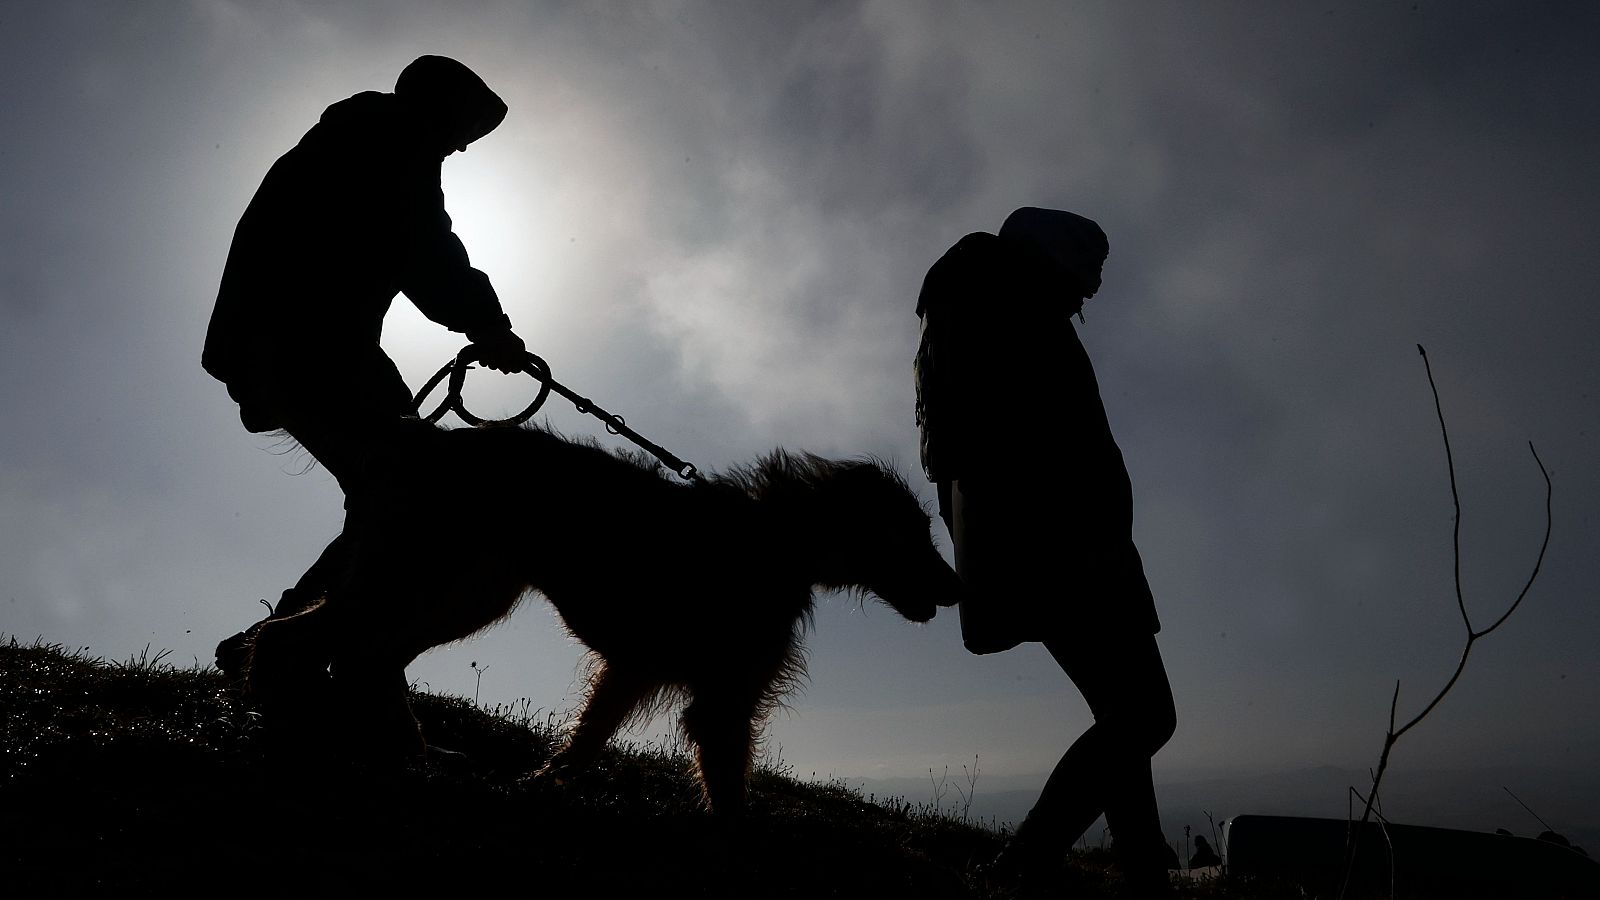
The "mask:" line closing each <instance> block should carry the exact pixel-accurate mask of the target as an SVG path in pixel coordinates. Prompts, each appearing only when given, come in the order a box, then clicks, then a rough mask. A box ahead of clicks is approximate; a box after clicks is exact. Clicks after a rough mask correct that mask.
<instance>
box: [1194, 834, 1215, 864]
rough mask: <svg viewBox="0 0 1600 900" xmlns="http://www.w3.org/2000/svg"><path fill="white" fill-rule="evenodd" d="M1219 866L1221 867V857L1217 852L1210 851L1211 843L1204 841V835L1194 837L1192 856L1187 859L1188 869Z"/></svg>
mask: <svg viewBox="0 0 1600 900" xmlns="http://www.w3.org/2000/svg"><path fill="white" fill-rule="evenodd" d="M1220 865H1222V857H1220V856H1218V855H1217V851H1215V850H1213V849H1211V842H1210V841H1208V840H1206V838H1205V835H1195V839H1194V854H1193V855H1192V856H1190V857H1189V868H1191V869H1204V868H1206V867H1207V866H1220Z"/></svg>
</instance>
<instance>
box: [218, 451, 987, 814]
mask: <svg viewBox="0 0 1600 900" xmlns="http://www.w3.org/2000/svg"><path fill="white" fill-rule="evenodd" d="M406 446H407V449H406V450H405V451H403V452H401V451H396V452H394V453H392V454H389V456H388V457H387V458H386V460H385V461H384V463H383V464H381V465H378V466H376V467H375V474H374V482H373V484H374V487H373V488H372V489H371V490H369V491H368V492H367V494H366V495H365V496H358V497H352V498H351V510H350V519H349V522H348V523H347V529H348V531H349V533H350V534H351V535H352V536H353V537H354V538H355V540H356V547H357V550H356V554H355V557H356V558H355V560H354V562H353V563H352V570H351V572H350V573H349V577H348V579H347V580H346V581H345V582H344V583H343V584H342V585H341V586H340V587H338V588H337V589H335V590H334V591H332V592H331V593H330V595H329V596H328V598H327V599H326V601H325V602H323V603H322V604H321V605H319V606H317V607H315V608H313V609H311V610H308V611H306V612H304V613H301V614H299V615H295V616H290V617H287V618H284V619H278V620H273V621H269V622H267V623H265V624H264V625H263V626H262V628H261V630H260V633H259V635H258V636H257V638H256V642H255V648H254V652H253V658H252V664H251V673H250V685H251V687H252V689H253V690H255V691H256V692H258V693H259V694H261V695H264V696H269V697H270V696H273V695H274V694H276V695H277V696H279V697H280V698H284V695H285V694H288V695H289V696H288V697H286V698H284V699H285V700H286V701H287V702H288V703H289V704H290V705H292V704H293V703H294V702H296V697H295V694H296V692H297V691H303V690H305V689H307V684H308V680H309V681H310V682H312V683H314V680H315V678H318V677H320V678H323V679H325V678H326V676H323V675H321V669H322V667H323V665H324V664H325V663H326V662H328V661H331V663H332V672H333V683H334V685H335V687H336V689H337V690H339V691H344V692H349V693H350V694H352V695H353V696H352V697H351V698H350V702H349V703H346V704H342V707H343V709H345V710H347V711H350V712H351V713H357V712H361V711H365V712H366V713H367V714H369V715H375V716H377V721H373V722H367V723H365V728H366V730H367V731H368V732H371V731H372V730H374V729H376V730H378V731H380V732H383V733H385V734H386V735H388V736H390V739H391V740H392V739H393V736H394V735H404V736H405V740H406V741H407V743H408V744H409V745H410V748H411V749H412V750H419V749H421V738H420V736H419V733H418V730H417V726H416V723H415V720H414V719H413V718H412V717H411V715H410V712H409V709H408V707H407V706H406V682H405V674H404V672H405V667H406V665H407V664H408V663H410V662H411V660H412V659H414V658H415V657H416V656H417V655H418V654H419V653H421V652H422V651H424V650H427V649H428V648H430V647H434V646H437V645H440V644H444V643H448V642H450V641H454V640H458V639H461V638H464V637H466V636H468V635H470V634H473V633H475V632H477V631H479V630H481V629H483V628H485V627H487V626H488V625H490V624H492V623H493V622H495V621H496V620H498V619H500V618H501V617H503V616H505V615H507V614H508V613H510V611H511V610H512V608H513V607H514V606H515V605H516V603H517V601H518V598H520V597H521V596H522V595H523V594H524V593H525V592H526V591H528V590H530V589H531V590H534V591H537V592H539V593H540V594H543V595H544V596H545V597H546V598H547V599H549V600H550V602H551V603H552V604H553V605H554V606H555V608H556V610H557V612H558V613H559V614H560V616H561V619H562V621H563V622H564V623H565V625H566V627H567V629H568V630H569V631H570V632H571V633H572V635H573V636H574V637H576V638H578V639H579V640H581V641H582V642H583V643H584V644H585V645H587V646H588V647H589V649H590V651H591V652H592V655H593V663H594V664H593V667H592V676H591V679H590V682H589V687H588V696H587V699H586V701H585V703H584V705H583V708H582V711H581V712H580V714H579V716H578V718H577V721H576V724H575V726H574V727H573V728H572V730H571V731H570V733H569V734H568V736H567V740H566V743H565V745H564V746H563V747H562V748H561V749H560V750H559V751H558V752H557V753H556V754H555V755H554V757H553V758H552V759H551V760H550V761H549V763H548V764H547V765H546V766H545V768H544V769H543V770H541V772H542V773H545V774H554V773H559V772H561V771H563V770H567V769H571V768H576V767H579V766H582V765H583V764H585V763H587V762H589V761H591V760H592V759H593V758H594V757H595V755H596V754H597V753H598V752H599V750H600V749H601V748H602V747H603V746H604V744H605V742H606V741H607V740H608V739H609V738H610V737H611V736H612V734H614V733H615V732H616V731H617V730H618V729H619V728H620V727H621V726H622V725H624V724H625V723H626V722H627V721H628V720H629V719H630V718H631V717H633V716H634V715H637V714H639V713H640V712H641V711H643V710H649V709H652V708H654V707H655V706H656V705H657V704H659V703H661V702H668V701H674V700H679V699H682V700H686V701H687V704H686V707H685V708H684V710H683V714H682V719H681V724H682V728H683V731H684V734H685V736H686V737H687V738H688V740H689V742H690V743H691V745H692V746H693V747H694V749H695V757H696V761H697V764H698V769H699V776H700V780H701V785H702V788H703V791H704V796H705V800H706V803H707V804H708V806H709V807H710V808H711V809H712V810H713V811H715V812H719V813H731V812H736V811H737V810H738V809H739V808H740V807H741V806H742V804H743V802H744V795H745V781H746V778H747V775H748V770H749V766H750V759H751V753H752V744H753V742H754V740H755V737H756V733H757V730H758V728H759V726H760V723H761V721H762V718H763V716H764V715H765V714H766V713H767V712H768V711H769V710H770V709H771V708H772V707H773V705H774V704H775V703H776V702H777V701H778V699H779V697H780V696H781V695H782V694H783V693H784V692H785V691H786V690H787V689H788V688H789V687H791V686H792V684H793V681H794V679H795V678H796V677H798V676H799V675H800V674H801V673H802V671H803V669H804V660H803V657H802V650H801V638H802V636H803V632H804V629H805V625H806V622H807V621H808V619H809V615H810V613H811V609H812V604H813V596H812V595H813V590H814V589H815V588H817V587H822V588H842V589H851V590H858V591H864V592H870V593H871V594H873V595H876V596H877V597H878V598H880V599H882V600H883V601H885V602H886V603H888V604H889V605H890V606H892V607H893V608H894V609H895V610H896V611H897V612H899V613H900V614H901V615H902V616H904V617H905V618H907V619H910V620H912V621H916V622H922V621H927V620H928V619H930V618H932V617H933V614H934V612H935V608H936V606H948V605H951V604H954V603H955V602H956V601H957V599H958V598H959V592H960V589H961V588H960V580H959V578H958V577H957V576H956V574H955V572H954V571H952V570H951V569H950V567H949V566H948V565H947V564H946V563H945V562H944V560H943V559H942V558H941V557H940V556H939V553H938V551H937V549H936V548H935V546H934V544H933V541H932V538H931V536H930V529H929V525H930V520H929V516H928V514H927V513H926V512H925V511H924V510H923V508H922V506H921V504H920V503H919V502H918V500H917V498H916V495H915V494H913V493H912V491H911V490H910V488H909V487H908V486H907V485H906V483H905V482H904V481H903V480H902V479H901V478H900V477H899V476H898V475H896V474H895V473H894V472H893V471H892V470H890V469H889V468H888V467H887V466H885V465H883V464H881V463H879V462H877V461H872V460H852V461H837V460H828V459H822V458H820V457H816V456H812V455H809V454H792V453H788V452H785V451H782V450H779V451H776V452H773V453H771V454H769V455H767V456H765V457H763V458H761V459H760V460H758V461H757V462H756V463H754V464H753V465H750V466H747V467H741V468H737V469H734V470H732V471H730V472H727V473H725V474H722V475H719V476H715V477H713V478H710V479H708V480H707V481H705V482H703V483H699V484H694V485H684V484H679V483H676V482H674V481H671V480H669V479H668V478H667V477H666V476H665V475H664V474H662V473H661V472H660V470H658V469H657V467H656V466H655V465H654V464H653V462H650V461H646V460H643V459H639V458H635V457H632V456H622V455H619V454H615V453H611V452H609V451H606V450H604V449H602V448H600V447H599V446H598V445H595V444H593V443H586V442H577V441H571V440H567V439H565V438H563V437H561V436H560V435H557V434H554V433H552V432H550V431H548V430H544V429H537V428H512V427H485V428H477V429H457V430H451V431H444V430H438V429H430V430H427V431H425V432H419V434H418V435H417V436H416V438H415V440H414V441H413V440H408V441H407V445H406ZM419 484H420V485H421V486H420V487H419Z"/></svg>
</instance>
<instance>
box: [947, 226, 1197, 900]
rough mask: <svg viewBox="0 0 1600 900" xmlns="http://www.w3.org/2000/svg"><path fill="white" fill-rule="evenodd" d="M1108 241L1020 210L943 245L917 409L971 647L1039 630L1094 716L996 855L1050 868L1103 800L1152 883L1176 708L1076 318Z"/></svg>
mask: <svg viewBox="0 0 1600 900" xmlns="http://www.w3.org/2000/svg"><path fill="white" fill-rule="evenodd" d="M1107 253H1108V244H1107V241H1106V237H1105V234H1104V232H1102V231H1101V230H1100V227H1099V226H1098V225H1096V224H1095V223H1094V222H1093V221H1091V220H1089V219H1086V218H1083V217H1081V216H1077V215H1074V214H1072V213H1069V212H1063V211H1058V210H1044V209H1036V208H1031V207H1028V208H1023V209H1019V210H1017V211H1015V212H1014V213H1012V214H1011V215H1010V216H1009V217H1008V218H1007V219H1006V221H1005V224H1004V225H1003V226H1002V227H1001V229H1000V233H999V235H998V236H997V235H993V234H987V233H983V232H979V233H975V234H969V235H967V236H966V237H964V238H962V239H961V240H960V241H958V242H957V243H956V244H955V246H953V247H951V248H950V250H948V251H947V252H946V253H945V254H944V256H943V257H941V258H940V259H939V261H938V262H936V263H935V264H934V265H933V267H932V268H931V269H930V270H929V271H928V275H927V278H926V280H925V281H924V282H923V286H922V293H921V295H920V297H919V298H918V301H917V314H918V315H919V316H920V317H921V318H922V339H921V343H920V346H919V347H918V349H917V359H916V380H917V424H918V427H919V428H920V429H921V438H922V463H923V468H924V470H925V471H926V473H927V476H928V478H929V479H930V480H931V481H933V482H934V483H935V484H936V485H937V486H938V493H939V514H940V516H941V517H943V519H944V521H945V525H946V527H947V528H948V529H949V531H950V535H951V538H952V541H953V542H954V545H955V558H956V570H957V571H958V572H959V573H960V574H961V576H962V578H963V579H964V580H965V581H966V584H967V587H968V589H969V591H970V593H969V594H968V597H967V599H964V600H963V601H962V602H961V633H962V639H963V641H964V643H965V644H966V647H967V649H968V650H970V651H971V652H973V653H995V652H1000V651H1004V650H1008V649H1010V648H1012V647H1015V646H1016V645H1018V644H1019V643H1022V642H1024V641H1040V642H1042V643H1043V644H1044V646H1045V649H1046V650H1048V651H1049V652H1050V655H1051V656H1053V657H1054V658H1055V660H1056V662H1057V663H1059V664H1060V665H1061V667H1062V669H1063V670H1065V671H1066V674H1067V675H1068V677H1070V678H1071V679H1072V681H1073V683H1074V684H1075V685H1076V686H1077V687H1078V689H1079V690H1080V691H1081V692H1082V693H1083V697H1084V699H1085V700H1086V701H1088V704H1089V707H1090V709H1091V710H1092V711H1093V713H1094V718H1095V721H1094V725H1092V726H1091V727H1090V728H1089V730H1088V731H1086V732H1084V734H1083V735H1082V736H1081V737H1079V738H1078V740H1077V741H1076V742H1075V743H1074V744H1073V745H1072V747H1071V748H1070V749H1068V750H1067V752H1066V754H1065V755H1064V756H1063V757H1062V758H1061V761H1060V762H1059V763H1057V765H1056V767H1055V770H1054V771H1053V772H1052V773H1051V775H1050V778H1049V780H1048V782H1047V783H1046V784H1045V787H1044V790H1043V792H1042V793H1041V794H1040V797H1039V800H1038V802H1037V803H1036V804H1035V805H1034V807H1033V809H1032V811H1030V812H1029V814H1028V816H1027V818H1026V819H1025V820H1024V821H1023V822H1022V824H1021V825H1020V826H1019V827H1018V829H1017V833H1016V835H1015V836H1014V837H1013V839H1012V841H1011V842H1010V844H1008V845H1007V848H1006V850H1005V852H1003V853H1002V854H1001V856H1000V858H999V859H997V860H996V862H995V864H994V870H995V871H996V872H998V873H1000V874H1001V875H1002V877H1020V878H1022V879H1023V880H1024V881H1027V880H1028V879H1029V878H1030V877H1031V878H1034V879H1038V878H1042V877H1045V876H1044V873H1045V872H1047V871H1048V869H1049V868H1051V867H1053V866H1054V865H1056V864H1058V863H1059V862H1060V859H1061V857H1062V856H1063V855H1064V854H1065V853H1066V851H1067V850H1068V849H1069V848H1070V847H1071V845H1072V843H1073V842H1074V841H1075V840H1077V839H1078V837H1079V836H1080V835H1082V834H1083V832H1084V831H1085V830H1087V829H1088V827H1089V826H1090V825H1091V824H1093V823H1094V821H1095V819H1097V818H1098V817H1099V816H1100V815H1101V813H1104V814H1105V816H1106V821H1107V824H1108V825H1109V826H1110V829H1111V833H1112V835H1113V837H1114V838H1115V851H1116V853H1117V856H1118V858H1119V861H1120V864H1121V866H1122V868H1123V870H1124V872H1125V873H1126V875H1127V877H1128V878H1129V879H1130V881H1131V882H1133V883H1134V884H1136V885H1138V886H1139V889H1140V890H1141V891H1143V892H1144V893H1141V894H1140V896H1146V895H1159V894H1160V893H1162V892H1164V891H1166V890H1167V869H1168V867H1169V866H1175V865H1176V857H1175V855H1174V853H1173V851H1172V849H1171V848H1170V847H1168V846H1167V844H1166V841H1165V838H1164V837H1163V836H1162V833H1161V823H1160V819H1159V816H1158V813H1157V809H1156V798H1155V789H1154V787H1153V785H1152V782H1151V775H1150V758H1151V756H1153V755H1154V754H1155V752H1156V751H1157V750H1159V749H1161V747H1162V746H1163V745H1165V744H1166V742H1167V740H1168V739H1169V738H1170V737H1171V736H1172V733H1173V730H1174V728H1175V727H1176V714H1175V712H1174V710H1173V703H1172V689H1171V686H1170V685H1169V684H1168V682H1167V674H1166V669H1165V667H1164V665H1163V664H1162V661H1161V654H1160V651H1159V650H1158V649H1157V647H1156V641H1155V634H1156V632H1158V631H1159V630H1160V628H1161V625H1160V622H1159V620H1158V619H1157V618H1156V610H1155V602H1154V600H1153V598H1152V597H1151V594H1150V587H1149V584H1148V583H1147V582H1146V580H1145V575H1144V568H1143V564H1142V562H1141V561H1140V558H1139V552H1138V550H1137V549H1136V548H1135V547H1134V544H1133V539H1132V527H1133V489H1132V484H1131V482H1130V481H1129V478H1128V472H1127V468H1126V466H1125V465H1124V464H1123V460H1122V452H1121V450H1120V449H1119V448H1118V447H1117V444H1116V441H1115V440H1114V439H1113V438H1112V435H1111V428H1110V425H1109V424H1108V423H1107V420H1106V412H1105V407H1104V405H1103V404H1102V403H1101V399H1100V389H1099V385H1098V383H1097V382H1096V380H1095V375H1094V367H1093V366H1092V365H1090V362H1089V356H1088V354H1087V353H1086V352H1085V351H1084V349H1083V345H1082V344H1081V343H1080V342H1079V341H1078V336H1077V332H1076V330H1075V329H1074V327H1073V325H1072V316H1073V315H1075V314H1079V313H1080V312H1081V310H1082V307H1083V302H1084V300H1086V299H1087V298H1090V297H1093V296H1094V295H1095V292H1096V291H1097V290H1099V288H1100V270H1101V266H1102V265H1103V263H1104V261H1105V258H1106V255H1107ZM1022 442H1025V443H1026V444H1027V447H1026V449H1025V450H1019V447H1018V444H1019V443H1022Z"/></svg>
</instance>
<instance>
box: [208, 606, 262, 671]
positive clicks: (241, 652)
mask: <svg viewBox="0 0 1600 900" xmlns="http://www.w3.org/2000/svg"><path fill="white" fill-rule="evenodd" d="M266 621H267V620H266V619H262V620H261V622H257V623H256V624H254V625H251V626H250V627H249V628H246V629H245V630H244V631H241V632H239V633H238V634H235V635H233V636H231V637H225V638H223V639H222V642H221V643H219V644H217V669H218V670H220V671H221V672H222V674H224V675H226V676H228V680H229V681H238V680H240V679H242V678H244V673H245V667H246V666H248V665H249V664H250V645H251V644H253V643H255V640H256V632H258V631H260V630H261V624H262V622H266Z"/></svg>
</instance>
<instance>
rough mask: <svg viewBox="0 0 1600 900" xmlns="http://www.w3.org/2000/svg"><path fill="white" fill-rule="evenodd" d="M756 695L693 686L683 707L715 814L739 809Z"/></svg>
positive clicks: (741, 808) (709, 805) (752, 737)
mask: <svg viewBox="0 0 1600 900" xmlns="http://www.w3.org/2000/svg"><path fill="white" fill-rule="evenodd" d="M759 707H760V696H759V695H734V694H730V693H728V692H726V691H725V690H720V689H718V690H712V691H703V692H702V691H697V692H696V693H695V696H694V700H693V701H692V702H690V704H689V705H688V707H686V708H685V709H684V711H683V731H684V734H685V735H687V736H688V738H689V740H690V742H691V743H693V744H694V747H695V766H696V768H697V769H698V770H699V772H700V786H701V789H702V790H703V791H704V792H705V803H706V807H707V808H708V809H710V810H711V812H712V814H714V815H716V816H718V817H731V816H738V815H739V814H740V813H742V812H743V811H744V806H745V800H746V796H745V786H746V783H747V781H748V780H749V777H750V761H751V752H752V746H753V745H754V743H755V727H756V726H755V719H756V714H757V711H758V709H759Z"/></svg>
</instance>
